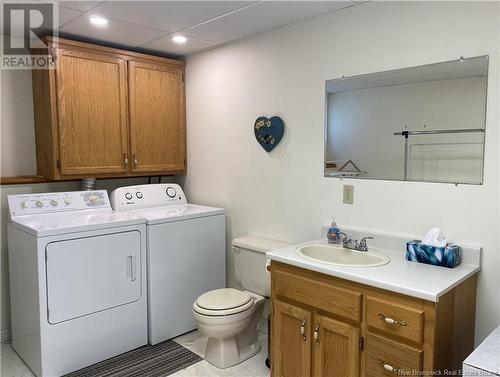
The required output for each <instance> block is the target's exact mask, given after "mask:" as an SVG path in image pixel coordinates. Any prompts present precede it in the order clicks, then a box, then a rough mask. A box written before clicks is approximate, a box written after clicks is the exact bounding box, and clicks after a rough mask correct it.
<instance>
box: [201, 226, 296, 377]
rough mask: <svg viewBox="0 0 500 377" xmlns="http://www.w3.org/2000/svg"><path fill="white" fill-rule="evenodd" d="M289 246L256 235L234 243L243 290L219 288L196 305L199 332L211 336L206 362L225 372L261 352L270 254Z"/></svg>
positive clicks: (269, 287)
mask: <svg viewBox="0 0 500 377" xmlns="http://www.w3.org/2000/svg"><path fill="white" fill-rule="evenodd" d="M286 246H289V245H288V244H287V243H284V242H280V241H274V240H269V239H267V238H261V237H255V236H245V237H240V238H235V239H234V240H233V247H232V250H233V256H234V266H235V277H236V282H237V283H238V285H239V286H240V287H241V288H242V289H235V288H223V289H216V290H213V291H209V292H206V293H204V294H202V295H201V296H200V297H198V299H197V300H196V301H195V302H194V303H193V316H194V319H195V321H196V322H197V326H198V330H200V332H201V333H203V334H204V335H206V336H207V337H208V342H207V348H206V352H205V360H206V361H208V362H209V363H211V364H213V365H215V366H216V367H218V368H222V369H223V368H228V367H230V366H232V365H236V364H238V363H241V362H242V361H244V360H246V359H248V358H250V357H252V356H254V355H255V354H257V353H258V352H259V351H260V348H261V346H260V343H259V341H258V340H257V325H258V323H259V321H260V319H261V318H262V313H263V310H264V304H265V301H266V297H269V296H270V293H271V282H270V278H269V273H268V272H267V270H266V261H267V258H266V252H268V251H271V250H277V249H281V248H283V247H286Z"/></svg>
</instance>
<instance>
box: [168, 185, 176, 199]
mask: <svg viewBox="0 0 500 377" xmlns="http://www.w3.org/2000/svg"><path fill="white" fill-rule="evenodd" d="M167 195H168V197H169V198H175V195H177V191H175V189H174V188H173V187H169V188H167Z"/></svg>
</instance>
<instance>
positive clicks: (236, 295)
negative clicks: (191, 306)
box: [196, 288, 252, 310]
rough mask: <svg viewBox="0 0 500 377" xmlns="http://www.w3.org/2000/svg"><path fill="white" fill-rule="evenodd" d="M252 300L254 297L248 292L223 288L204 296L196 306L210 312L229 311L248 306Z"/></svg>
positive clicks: (199, 298) (197, 301)
mask: <svg viewBox="0 0 500 377" xmlns="http://www.w3.org/2000/svg"><path fill="white" fill-rule="evenodd" d="M251 299H252V297H251V296H250V295H249V294H248V293H247V292H243V291H239V290H237V289H234V288H223V289H216V290H214V291H210V292H207V293H204V294H202V295H201V296H200V297H198V300H196V304H197V305H198V306H199V307H200V308H203V309H208V310H227V309H232V308H238V307H240V306H243V305H245V304H248V302H249V301H250V300H251Z"/></svg>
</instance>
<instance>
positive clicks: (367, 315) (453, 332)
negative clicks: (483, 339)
mask: <svg viewBox="0 0 500 377" xmlns="http://www.w3.org/2000/svg"><path fill="white" fill-rule="evenodd" d="M270 271H271V305H272V310H271V331H270V334H271V375H272V376H273V377H302V376H315V377H371V376H374V377H383V376H395V375H400V376H412V375H413V376H416V375H430V374H429V373H435V374H436V373H442V375H446V373H448V374H451V375H453V373H458V371H459V370H460V368H461V363H462V361H463V360H464V359H465V358H466V357H467V355H468V354H469V353H470V352H472V350H473V348H474V320H475V305H476V304H475V298H476V276H475V275H474V276H471V277H469V278H468V279H467V280H465V281H464V282H462V283H461V284H459V285H458V286H456V287H454V288H453V289H451V290H450V291H448V292H447V293H445V294H444V295H443V296H441V297H440V299H439V302H429V301H425V300H422V299H418V298H414V297H409V296H405V295H401V294H398V293H394V292H390V291H386V290H382V289H378V288H374V287H370V286H366V285H363V284H358V283H354V282H350V281H347V280H344V279H339V278H335V277H332V276H328V275H324V274H321V273H317V272H313V271H309V270H305V269H302V268H298V267H294V266H290V265H287V264H283V263H279V262H275V261H273V262H272V264H271V267H270ZM311 321H312V322H311ZM436 371H438V372H436ZM457 375H458V374H457Z"/></svg>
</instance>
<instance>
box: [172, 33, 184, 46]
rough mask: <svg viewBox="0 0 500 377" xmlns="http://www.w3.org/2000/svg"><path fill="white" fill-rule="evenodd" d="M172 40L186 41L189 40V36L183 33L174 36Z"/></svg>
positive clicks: (177, 41)
mask: <svg viewBox="0 0 500 377" xmlns="http://www.w3.org/2000/svg"><path fill="white" fill-rule="evenodd" d="M172 40H173V41H174V42H175V43H181V44H182V43H186V41H187V38H186V37H184V36H183V35H174V36H173V37H172Z"/></svg>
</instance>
